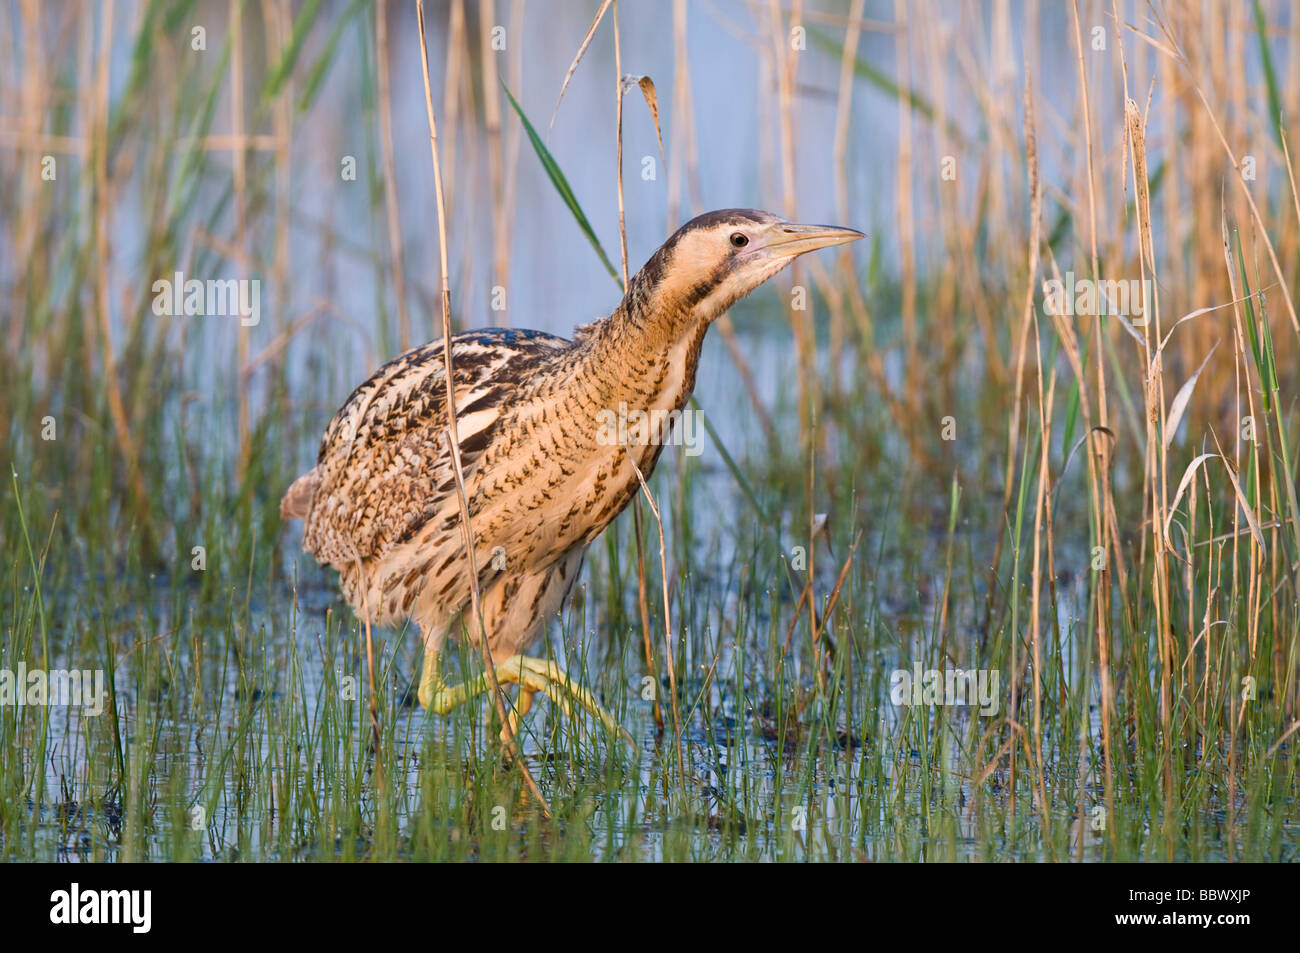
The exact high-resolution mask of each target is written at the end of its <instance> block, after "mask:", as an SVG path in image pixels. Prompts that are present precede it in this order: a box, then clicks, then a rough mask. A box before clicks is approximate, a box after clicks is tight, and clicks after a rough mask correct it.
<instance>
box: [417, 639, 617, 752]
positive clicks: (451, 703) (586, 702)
mask: <svg viewBox="0 0 1300 953" xmlns="http://www.w3.org/2000/svg"><path fill="white" fill-rule="evenodd" d="M495 671H496V677H497V682H498V683H499V684H508V685H518V686H519V689H520V691H519V701H518V703H517V704H516V706H515V707H514V708H513V709H512V710H511V712H510V714H509V721H510V728H511V730H512V731H515V730H517V729H518V727H519V721H520V719H522V718H523V716H524V715H525V714H527V713H528V710H529V709H530V708H531V707H532V704H533V696H534V695H535V694H537V692H544V693H545V694H546V697H547V698H549V699H550V700H551V701H552V702H553V703H554V704H556V705H558V706H559V708H560V710H561V711H562V712H563V713H564V714H565V716H566V717H570V718H571V717H573V708H572V705H571V703H572V702H577V703H578V704H579V705H581V706H582V707H583V708H585V709H586V710H587V711H589V712H590V713H591V714H592V715H594V716H595V717H596V718H598V719H599V720H600V722H601V724H602V725H604V726H605V728H606V730H608V731H612V732H615V733H617V734H621V735H623V737H625V738H627V737H628V735H627V733H626V732H625V731H623V729H622V726H620V725H619V723H618V720H617V719H616V718H615V717H614V716H613V715H612V714H610V713H609V712H608V711H606V710H605V709H604V708H603V707H602V706H601V704H600V703H599V702H598V701H596V698H595V696H593V695H592V694H591V692H589V691H587V690H586V689H585V688H582V687H581V686H579V685H575V684H574V683H573V682H571V681H570V680H569V676H568V675H566V674H565V673H564V671H563V670H562V669H561V668H560V667H559V666H558V665H556V664H555V663H554V662H548V661H545V660H544V659H539V658H533V657H531V656H528V655H512V656H510V658H508V659H506V660H505V661H503V662H498V663H497V665H496V669H495ZM491 687H492V684H491V682H490V681H488V677H487V673H486V672H485V673H482V674H479V675H476V676H475V677H473V678H471V679H469V680H468V681H465V682H462V683H461V684H459V685H448V684H447V683H446V682H444V681H443V680H442V677H441V676H440V675H439V674H438V656H437V653H435V652H425V655H424V667H423V671H422V674H421V675H420V691H419V697H420V704H421V705H423V706H424V708H425V710H427V711H432V712H436V713H437V714H439V715H445V714H447V713H448V712H450V711H451V710H452V709H453V708H455V707H456V706H458V705H463V704H464V703H465V702H467V701H470V700H471V699H474V698H478V697H479V696H480V695H482V694H484V693H486V692H487V691H488V690H489V689H491ZM502 734H503V736H504V731H503V732H502ZM629 740H630V739H629Z"/></svg>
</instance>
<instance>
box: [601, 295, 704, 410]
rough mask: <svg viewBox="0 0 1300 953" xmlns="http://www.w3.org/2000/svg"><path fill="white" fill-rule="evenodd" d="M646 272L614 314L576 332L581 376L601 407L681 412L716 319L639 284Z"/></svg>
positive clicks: (694, 304) (696, 306) (690, 304)
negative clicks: (581, 357)
mask: <svg viewBox="0 0 1300 953" xmlns="http://www.w3.org/2000/svg"><path fill="white" fill-rule="evenodd" d="M644 272H645V269H643V270H642V272H639V273H638V274H637V275H636V277H634V278H633V279H632V281H631V282H630V283H629V285H628V291H627V294H626V295H624V297H623V300H622V302H620V303H619V306H618V307H617V308H616V309H615V310H614V313H613V314H611V315H610V316H609V317H607V318H602V319H601V320H600V321H597V322H595V323H594V324H592V325H588V326H587V327H586V328H584V329H582V331H581V332H580V334H579V346H580V347H581V348H582V349H583V351H584V354H583V361H582V363H583V365H584V369H585V372H586V374H585V376H586V377H587V378H588V380H589V381H590V382H591V385H592V388H593V393H592V394H591V396H592V398H593V399H594V400H595V401H597V402H598V403H599V402H604V406H609V407H613V408H617V406H618V405H619V404H620V403H624V404H626V405H627V406H628V407H630V408H633V409H642V410H654V409H667V410H680V409H682V408H683V407H684V406H685V405H686V401H687V400H688V399H689V398H690V396H691V391H692V390H694V389H695V372H696V369H697V368H698V366H699V359H700V348H701V346H702V344H703V342H704V335H705V333H706V332H707V331H708V329H709V324H710V323H711V322H712V318H713V317H714V316H713V315H710V314H706V313H704V312H703V309H702V308H701V307H700V306H699V302H698V301H686V300H682V299H681V298H680V297H677V298H674V297H672V296H670V295H667V294H665V293H664V292H663V290H662V288H659V287H656V286H655V285H654V284H652V283H650V282H647V281H643V280H642V279H643V277H644Z"/></svg>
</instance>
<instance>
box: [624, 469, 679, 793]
mask: <svg viewBox="0 0 1300 953" xmlns="http://www.w3.org/2000/svg"><path fill="white" fill-rule="evenodd" d="M624 451H625V452H627V462H628V463H630V464H631V465H632V469H633V470H635V471H636V478H637V480H638V481H640V483H641V492H642V493H644V494H645V498H646V502H647V503H649V504H650V512H651V513H653V514H654V518H655V524H656V525H657V526H658V527H659V570H660V576H661V578H662V580H663V604H664V652H665V653H666V655H667V661H668V687H669V690H670V691H671V692H672V703H673V704H672V712H673V739H674V741H675V742H676V745H677V772H678V777H680V778H681V779H683V780H685V778H686V756H685V754H684V753H683V750H682V724H681V716H680V715H679V714H678V710H677V708H678V706H677V661H676V658H675V656H674V653H673V626H672V610H671V603H670V601H669V596H668V549H667V547H666V546H665V544H664V521H663V517H662V515H661V514H660V513H659V504H658V503H656V502H655V498H654V494H653V493H651V492H650V487H649V485H648V484H647V483H646V481H645V476H643V475H642V473H641V468H640V467H638V466H637V465H636V461H635V460H633V459H632V453H631V451H628V450H627V448H626V447H625V448H624ZM655 691H656V692H658V686H657V685H656V687H655Z"/></svg>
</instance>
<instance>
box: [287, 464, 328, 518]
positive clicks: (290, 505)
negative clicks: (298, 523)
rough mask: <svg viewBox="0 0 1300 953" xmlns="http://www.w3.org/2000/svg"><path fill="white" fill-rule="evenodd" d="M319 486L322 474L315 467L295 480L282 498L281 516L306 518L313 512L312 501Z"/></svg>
mask: <svg viewBox="0 0 1300 953" xmlns="http://www.w3.org/2000/svg"><path fill="white" fill-rule="evenodd" d="M318 486H320V476H319V475H318V474H317V473H316V468H315V467H312V469H310V470H308V471H307V472H306V473H304V474H303V475H302V476H300V477H298V479H296V480H294V481H293V484H292V485H291V486H290V487H289V491H288V492H287V493H285V494H284V499H282V500H280V518H281V519H290V518H291V517H297V518H298V519H304V520H305V519H306V518H307V514H308V513H310V512H311V502H312V499H313V498H314V497H315V496H316V488H317V487H318Z"/></svg>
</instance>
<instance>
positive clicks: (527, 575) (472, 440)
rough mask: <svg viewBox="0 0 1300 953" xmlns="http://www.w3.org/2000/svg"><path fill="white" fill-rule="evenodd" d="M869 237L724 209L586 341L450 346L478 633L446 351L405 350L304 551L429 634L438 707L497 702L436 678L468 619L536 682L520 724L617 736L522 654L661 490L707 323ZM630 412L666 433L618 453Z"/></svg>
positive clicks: (309, 498)
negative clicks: (556, 715)
mask: <svg viewBox="0 0 1300 953" xmlns="http://www.w3.org/2000/svg"><path fill="white" fill-rule="evenodd" d="M862 237H863V235H862V233H861V232H857V231H854V230H852V229H848V228H834V227H829V226H824V225H795V224H792V223H790V222H785V221H782V220H781V219H779V218H778V217H776V216H775V215H771V214H769V213H767V212H760V211H754V210H751V209H725V210H722V211H717V212H710V213H708V214H706V215H701V216H699V217H698V218H696V219H693V220H692V221H690V222H688V223H687V224H685V225H683V226H682V227H681V228H680V229H678V230H677V231H676V232H675V233H674V234H673V235H672V236H671V237H670V238H669V239H668V240H667V241H666V242H665V243H664V244H663V246H662V247H661V248H659V250H658V251H656V252H655V253H654V254H653V255H651V256H650V259H649V260H648V261H647V262H646V263H645V266H644V267H642V269H641V270H640V271H638V272H637V273H636V275H635V276H634V277H633V278H632V279H631V281H630V282H629V283H628V286H627V289H626V293H625V294H624V296H623V300H622V301H621V302H620V303H619V305H618V307H617V308H615V309H614V312H613V313H612V314H610V315H609V316H608V317H605V318H601V319H599V320H597V321H595V322H593V323H591V324H587V325H584V326H582V327H579V328H578V329H577V330H576V332H575V333H574V337H573V340H572V341H568V340H565V339H564V338H561V337H556V336H554V335H551V334H544V333H542V332H540V331H523V330H514V329H505V328H493V329H488V330H482V331H468V332H464V333H461V334H457V335H455V336H453V337H452V339H451V347H452V374H453V381H454V387H453V391H454V397H453V401H454V408H453V409H454V412H455V419H456V436H457V441H458V444H459V455H460V466H461V472H462V477H463V481H464V489H465V495H466V500H467V503H468V512H469V517H470V520H469V522H470V527H471V531H472V538H473V540H474V549H475V565H476V566H477V569H478V585H479V588H480V592H481V607H482V617H483V628H482V629H481V630H480V629H479V627H478V625H477V622H476V621H475V620H471V619H469V618H468V616H469V615H470V613H469V612H468V611H467V610H468V608H469V607H470V604H471V591H470V584H469V577H470V571H469V561H468V560H467V559H466V553H465V547H464V543H463V541H462V540H463V537H462V533H461V527H460V519H461V512H460V500H459V496H458V489H457V473H456V467H455V464H454V462H453V455H452V453H451V449H450V442H449V440H448V439H447V437H448V431H449V426H448V417H449V414H448V411H447V401H446V369H445V359H444V354H443V348H444V346H445V345H444V342H443V341H442V340H438V341H434V342H433V343H430V344H425V345H423V346H422V347H417V348H414V349H413V350H410V351H407V352H406V353H405V354H402V355H401V356H399V357H397V358H396V359H394V360H393V361H391V362H389V363H388V364H385V365H384V366H383V367H381V368H380V369H379V370H378V371H376V372H375V373H374V375H373V376H371V378H370V379H369V380H367V381H366V382H365V383H364V384H362V385H361V386H360V387H358V388H357V389H356V390H355V391H353V392H352V396H351V397H349V398H348V400H347V403H345V404H344V405H343V407H342V409H340V410H339V412H338V413H337V414H335V415H334V419H333V420H332V421H330V424H329V427H328V428H326V430H325V436H324V438H323V439H322V440H321V446H320V454H319V456H318V457H317V460H316V466H315V467H313V468H312V469H311V470H310V471H309V472H308V473H306V474H305V475H303V476H301V477H299V478H298V479H297V480H296V481H294V483H293V485H292V486H291V487H290V488H289V491H288V492H287V493H286V494H285V496H284V499H283V501H282V503H281V504H280V513H281V516H284V517H300V518H302V519H303V520H304V521H305V529H304V533H303V549H304V550H306V551H307V552H309V553H311V554H312V555H313V556H315V557H316V559H317V560H319V561H320V562H321V563H324V564H327V565H329V566H331V567H333V568H334V569H336V570H338V573H339V580H340V584H341V587H342V590H343V594H344V596H345V597H346V599H347V601H348V602H349V604H350V605H351V606H352V608H353V610H354V611H355V612H356V613H357V615H358V617H359V618H361V619H362V620H363V621H366V620H369V621H370V622H371V623H372V624H375V625H395V624H398V623H400V622H401V621H403V620H406V619H409V620H411V621H413V622H414V623H415V624H416V625H417V626H418V627H419V629H420V632H421V634H422V636H423V639H424V664H423V669H422V674H421V677H420V687H419V700H420V704H421V705H423V706H424V707H425V709H426V710H431V711H435V712H437V713H439V714H446V713H447V712H449V711H450V710H451V709H452V708H454V707H455V706H457V705H459V704H461V703H463V702H465V701H467V700H469V699H471V698H474V697H476V696H478V695H480V694H482V693H483V692H485V691H486V690H487V689H488V687H489V682H488V680H487V678H486V677H485V674H484V675H480V676H479V677H477V678H475V679H471V680H470V681H468V682H466V683H464V684H461V685H458V686H455V687H452V686H449V685H447V684H446V683H445V682H444V681H443V679H442V678H441V677H440V675H439V673H438V658H439V655H440V653H441V651H442V648H443V645H444V644H445V642H446V640H447V638H448V636H449V634H450V633H451V632H452V629H453V627H455V625H456V624H457V622H458V620H459V619H460V618H461V616H462V613H463V614H464V615H465V616H466V617H467V618H466V623H467V625H466V629H467V631H468V633H469V637H470V638H478V637H479V633H480V631H482V632H485V633H486V636H487V639H488V646H489V649H490V651H491V657H492V662H493V665H494V669H495V674H496V679H497V681H498V682H500V683H503V684H504V683H514V684H517V685H518V686H519V698H518V701H517V703H516V704H515V706H514V709H513V710H512V711H511V712H510V715H509V720H510V722H511V727H512V728H514V727H517V725H518V720H519V719H520V718H521V717H522V716H523V715H524V714H525V713H527V711H528V710H529V708H530V707H531V705H532V702H533V695H534V694H535V693H536V692H538V691H542V692H545V693H546V695H547V696H548V697H549V698H550V699H551V700H552V702H553V703H554V704H556V705H558V706H559V708H560V709H561V711H563V712H565V713H569V712H571V711H572V705H573V704H574V703H576V704H577V705H580V706H581V707H583V708H585V709H587V710H588V711H590V712H591V713H592V714H593V715H594V716H596V717H598V718H599V719H600V720H601V721H602V722H603V723H604V724H605V725H606V727H608V728H609V729H610V730H617V729H618V725H617V722H616V721H615V719H614V718H613V716H612V715H610V714H609V713H608V712H606V711H605V709H604V708H602V707H601V706H600V705H599V704H598V703H597V701H596V700H595V698H594V697H592V695H591V694H590V693H589V692H587V691H586V690H585V689H582V688H580V687H578V686H576V685H573V684H572V683H571V682H570V681H569V679H568V677H567V676H566V675H565V673H564V672H563V671H561V670H560V669H559V667H558V666H556V665H554V664H553V663H551V662H548V661H545V660H542V659H538V658H534V657H531V656H528V655H525V654H523V653H524V652H525V651H526V650H527V649H528V648H529V647H530V646H532V645H533V644H534V643H535V642H536V641H537V640H538V638H539V637H540V636H541V635H542V634H543V632H544V630H545V627H546V622H547V620H549V619H551V618H553V617H555V616H556V615H558V614H559V611H560V609H561V607H562V606H563V604H564V600H565V598H566V596H567V595H568V593H569V590H570V589H572V588H573V584H574V582H575V581H576V580H577V578H578V575H579V572H580V571H581V568H582V558H583V554H584V553H585V552H586V549H587V547H588V546H590V545H591V543H592V542H593V541H594V540H595V539H596V537H598V536H599V535H600V534H601V532H602V531H603V530H604V529H605V527H607V526H608V525H609V524H610V523H611V522H612V521H613V519H614V518H615V517H616V516H618V515H619V513H621V512H622V511H623V509H624V508H625V507H626V506H627V505H628V503H629V502H631V500H632V499H633V497H634V496H635V495H636V493H637V492H638V490H639V488H640V479H639V477H638V475H637V469H636V468H639V469H640V471H641V474H643V475H644V476H646V477H648V476H649V475H650V472H651V471H652V470H653V469H654V466H655V463H656V461H657V460H658V459H659V454H660V451H661V450H662V449H663V446H664V444H665V443H666V442H668V439H669V437H670V434H669V433H667V432H666V431H667V430H668V428H669V426H670V423H671V422H672V421H673V420H675V419H677V418H678V417H680V412H681V411H682V409H683V408H684V407H685V405H686V402H687V400H688V399H689V398H690V395H691V391H692V390H693V389H694V387H695V372H696V369H697V367H698V365H699V360H700V346H701V344H702V343H703V341H704V335H705V333H706V332H707V331H708V329H709V325H710V324H712V323H713V321H714V320H716V319H717V318H718V317H719V316H720V315H721V314H723V312H725V311H726V310H727V309H728V308H729V307H731V305H732V304H734V303H735V302H736V301H738V300H739V299H740V298H743V297H744V296H745V295H747V294H749V292H751V291H753V290H754V289H755V288H757V287H758V286H759V285H761V284H762V283H763V282H764V281H766V280H767V279H768V278H770V277H772V276H773V275H774V274H776V273H777V272H778V271H780V270H781V269H782V268H784V267H785V266H786V265H788V264H789V263H790V262H791V261H793V260H794V259H795V258H796V257H798V256H799V255H802V254H804V253H805V252H810V251H813V250H815V249H818V248H825V247H827V246H830V245H841V244H844V243H845V242H851V241H855V240H857V239H859V238H862ZM614 408H620V409H625V408H633V409H635V410H640V411H642V412H643V413H644V415H645V416H644V417H642V418H641V419H643V420H646V419H648V420H649V421H652V424H651V426H650V427H649V428H636V429H637V430H638V433H637V437H638V439H636V440H627V441H623V442H620V441H618V440H610V439H609V437H608V434H607V433H606V434H602V433H601V432H600V429H601V420H602V419H606V420H607V419H608V417H607V414H608V412H609V411H611V410H612V409H614ZM602 411H604V412H605V415H602ZM673 412H676V413H673ZM647 431H649V432H647ZM642 438H643V439H642ZM633 463H635V465H636V468H634V467H633ZM503 734H504V730H503Z"/></svg>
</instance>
